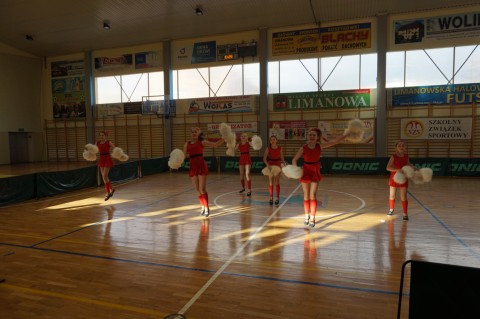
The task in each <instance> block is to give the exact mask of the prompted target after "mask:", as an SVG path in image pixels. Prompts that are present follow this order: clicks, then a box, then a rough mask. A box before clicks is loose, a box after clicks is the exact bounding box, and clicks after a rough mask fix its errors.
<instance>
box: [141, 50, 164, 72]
mask: <svg viewBox="0 0 480 319" xmlns="http://www.w3.org/2000/svg"><path fill="white" fill-rule="evenodd" d="M161 65H162V55H161V53H160V52H155V51H152V52H140V53H135V69H148V68H155V67H159V66H161Z"/></svg>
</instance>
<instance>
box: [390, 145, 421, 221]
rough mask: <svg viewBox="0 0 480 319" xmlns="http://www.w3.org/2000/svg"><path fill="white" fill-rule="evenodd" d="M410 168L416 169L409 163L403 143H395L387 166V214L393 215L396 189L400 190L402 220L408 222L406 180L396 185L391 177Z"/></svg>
mask: <svg viewBox="0 0 480 319" xmlns="http://www.w3.org/2000/svg"><path fill="white" fill-rule="evenodd" d="M406 165H408V166H411V167H412V168H414V169H416V168H415V167H414V166H413V165H412V164H411V163H410V158H409V157H408V155H407V154H406V153H405V143H404V142H403V141H397V142H396V143H395V153H394V154H393V155H392V156H390V159H389V161H388V164H387V171H389V172H390V177H389V179H388V186H390V196H389V206H390V209H389V211H388V212H387V215H388V216H392V215H393V210H394V208H395V194H396V191H397V188H398V189H399V190H400V199H401V200H402V209H403V220H404V221H408V200H407V190H408V180H406V181H405V183H403V184H398V183H396V182H395V181H394V180H393V176H395V173H396V172H397V171H400V170H401V169H402V167H404V166H406Z"/></svg>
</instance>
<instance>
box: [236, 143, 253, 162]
mask: <svg viewBox="0 0 480 319" xmlns="http://www.w3.org/2000/svg"><path fill="white" fill-rule="evenodd" d="M238 149H239V150H240V160H239V161H238V164H240V165H250V164H252V158H251V157H250V144H248V143H245V144H241V143H240V144H239V145H238Z"/></svg>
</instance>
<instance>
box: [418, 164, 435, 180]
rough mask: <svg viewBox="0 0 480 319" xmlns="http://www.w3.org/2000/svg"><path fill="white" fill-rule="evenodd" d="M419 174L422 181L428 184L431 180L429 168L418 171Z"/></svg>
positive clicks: (431, 173) (431, 171) (431, 172)
mask: <svg viewBox="0 0 480 319" xmlns="http://www.w3.org/2000/svg"><path fill="white" fill-rule="evenodd" d="M420 174H422V177H423V181H424V182H425V183H428V182H430V181H431V180H432V176H433V170H432V169H431V168H428V167H424V168H421V169H420Z"/></svg>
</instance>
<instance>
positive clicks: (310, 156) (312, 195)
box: [292, 128, 346, 227]
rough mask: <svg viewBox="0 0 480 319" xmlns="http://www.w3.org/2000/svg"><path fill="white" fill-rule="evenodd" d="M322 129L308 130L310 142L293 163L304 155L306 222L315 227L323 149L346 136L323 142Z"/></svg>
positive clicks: (303, 181)
mask: <svg viewBox="0 0 480 319" xmlns="http://www.w3.org/2000/svg"><path fill="white" fill-rule="evenodd" d="M321 137H322V131H320V129H318V128H312V129H310V130H309V131H308V142H307V144H305V145H304V146H302V147H300V149H299V150H298V152H297V154H296V155H295V157H294V158H293V159H292V164H293V165H297V161H298V159H299V158H300V157H302V156H303V168H302V171H303V174H302V177H301V178H300V182H301V183H302V188H303V208H304V211H305V220H304V224H305V225H309V226H310V227H315V215H316V213H317V189H318V183H319V182H320V181H321V180H322V175H321V173H320V168H321V167H322V165H321V163H320V157H321V155H322V149H324V148H327V147H331V146H334V145H336V144H338V143H340V142H341V141H343V140H344V139H345V138H346V136H344V135H342V136H339V137H337V138H335V139H334V140H332V141H327V142H321Z"/></svg>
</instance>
